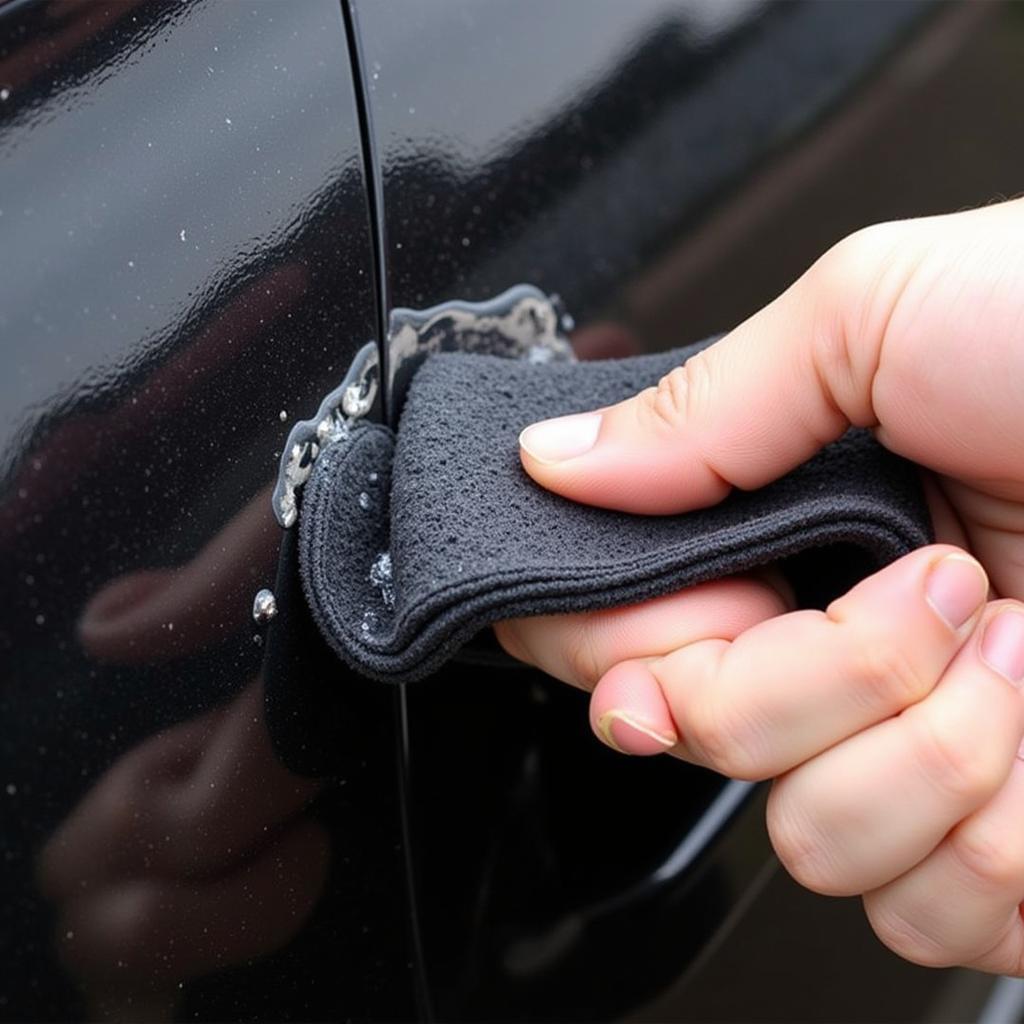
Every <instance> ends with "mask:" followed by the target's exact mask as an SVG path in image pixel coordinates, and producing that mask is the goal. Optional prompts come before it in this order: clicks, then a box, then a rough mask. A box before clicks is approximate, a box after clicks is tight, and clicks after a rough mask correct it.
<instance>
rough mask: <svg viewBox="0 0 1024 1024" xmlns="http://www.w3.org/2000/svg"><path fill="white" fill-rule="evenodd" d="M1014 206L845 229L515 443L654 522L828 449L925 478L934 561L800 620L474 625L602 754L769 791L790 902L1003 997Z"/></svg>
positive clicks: (724, 587) (1016, 536)
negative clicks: (866, 431) (850, 921)
mask: <svg viewBox="0 0 1024 1024" xmlns="http://www.w3.org/2000/svg"><path fill="white" fill-rule="evenodd" d="M1022 240H1024V203H1022V202H1021V201H1013V202H1007V203H1002V204H999V205H993V206H989V207H986V208H984V209H980V210H975V211H970V212H966V213H958V214H953V215H949V216H943V217H932V218H926V219H920V220H912V221H902V222H895V223H890V224H883V225H878V226H874V227H870V228H867V229H865V230H863V231H859V232H857V233H856V234H854V235H851V236H850V237H848V238H846V239H844V240H843V241H841V242H840V243H839V244H837V245H836V246H834V247H833V248H832V249H831V250H829V251H828V252H827V253H826V254H825V255H824V256H822V257H821V258H820V259H819V260H818V261H817V262H816V263H815V264H814V265H813V266H811V267H810V268H809V269H808V270H807V271H806V273H804V274H803V276H802V277H800V278H799V279H798V280H797V281H796V282H795V283H794V284H793V285H792V286H791V287H790V288H789V289H787V290H786V291H785V292H784V293H783V294H782V295H780V296H779V297H778V298H777V299H776V300H775V301H773V302H772V303H771V304H769V305H768V306H766V307H765V308H764V309H762V310H761V311H759V312H758V313H756V314H755V315H754V316H752V317H751V318H750V319H749V320H747V321H745V322H744V323H742V324H741V325H740V326H738V327H737V328H736V329H735V330H733V331H732V332H731V333H730V334H729V335H727V336H726V337H725V338H724V339H722V340H721V341H720V342H719V343H718V344H716V345H714V346H713V347H711V348H710V349H707V350H706V351H705V352H703V353H701V354H700V355H697V356H695V357H693V358H692V359H690V360H689V361H688V362H687V364H686V365H685V366H683V367H680V368H678V369H676V370H674V371H673V372H672V373H671V374H669V375H668V376H667V377H666V378H665V379H663V380H662V381H661V382H660V383H659V384H658V386H657V387H653V388H650V389H648V390H646V391H644V392H642V393H640V394H639V395H637V396H635V397H633V398H631V399H629V400H628V401H625V402H622V403H620V404H619V405H616V406H612V407H608V408H605V409H600V410H595V412H594V413H592V414H583V415H581V416H574V417H565V418H563V419H561V420H552V421H546V422H545V423H543V424H536V425H533V426H531V427H529V428H528V429H527V430H525V431H524V432H523V435H522V437H521V454H522V462H523V466H524V467H525V469H526V471H527V472H528V473H529V474H530V475H531V476H532V477H533V478H534V480H536V481H537V483H539V484H540V485H542V486H544V487H546V488H548V489H550V490H552V491H554V492H556V493H558V494H561V495H563V496H565V497H566V498H569V499H572V500H574V501H579V502H584V503H588V504H592V505H600V506H603V507H607V508H614V509H620V510H623V511H628V512H634V513H643V514H655V515H657V514H668V513H676V512H681V511H685V510H687V509H693V508H697V507H702V506H707V505H710V504H714V503H715V502H718V501H720V500H721V499H722V498H723V497H725V495H726V494H728V493H729V491H730V490H731V489H732V488H734V487H738V488H742V489H752V488H756V487H760V486H762V485H764V484H766V483H768V482H770V481H771V480H774V479H775V478H777V477H779V476H781V475H782V474H784V473H786V472H787V471H788V470H790V469H791V468H793V467H794V466H796V465H798V464H799V463H801V462H802V461H804V460H805V459H807V458H808V457H810V456H811V455H812V454H813V453H814V452H815V451H817V450H818V449H819V448H820V447H821V446H822V445H824V444H827V443H828V442H830V441H832V440H834V439H835V438H837V437H839V436H840V435H841V434H842V433H843V432H844V431H845V430H846V429H847V428H848V427H849V426H850V425H856V426H861V427H867V428H870V429H871V430H873V431H874V433H875V435H876V437H877V438H878V440H879V441H880V442H881V443H882V444H883V445H885V446H886V447H888V448H889V449H891V450H892V451H894V452H897V453H898V454H900V455H903V456H905V457H907V458H909V459H911V460H913V461H914V462H916V463H918V464H919V465H920V466H921V467H922V473H923V476H924V479H925V486H926V490H927V493H928V497H929V502H930V506H931V510H932V516H933V520H934V523H935V526H936V533H937V539H938V541H939V543H937V544H935V545H933V546H931V547H927V548H923V549H921V550H919V551H916V552H914V553H912V554H910V555H908V556H907V557H905V558H903V559H901V560H899V561H898V562H895V563H893V564H892V565H890V566H888V567H887V568H885V569H883V570H882V571H880V572H879V573H877V574H876V575H874V576H872V577H870V578H868V579H866V580H864V581H863V582H861V583H860V584H858V585H857V586H856V587H854V588H853V590H851V591H850V592H849V593H848V594H845V595H844V596H843V597H841V598H839V599H838V600H837V601H835V602H834V603H833V604H832V605H831V606H830V607H829V608H828V609H826V610H825V611H823V612H822V611H806V610H803V611H791V610H789V607H790V600H789V596H788V594H787V591H786V588H785V585H784V584H782V583H781V582H780V581H779V580H777V579H774V578H772V577H771V576H770V575H769V576H762V577H757V578H754V577H751V578H744V579H731V580H725V581H722V582H719V583H712V584H705V585H703V586H700V587H696V588H693V589H692V590H689V591H686V592H684V593H680V594H676V595H672V596H670V597H666V598H662V599H660V600H658V601H652V602H650V603H648V604H645V605H639V606H634V607H628V608H620V609H614V610H612V611H604V612H600V613H592V614H585V615H561V616H550V617H541V618H532V619H520V620H515V621H509V622H505V623H500V624H499V625H498V626H497V627H496V632H497V635H498V638H499V640H500V641H501V643H502V644H503V645H504V647H505V648H506V649H507V650H508V651H509V652H510V653H512V654H513V655H515V656H517V657H519V658H521V659H523V660H525V661H527V662H530V663H531V664H534V665H537V666H538V667H540V668H542V669H544V670H545V671H547V672H549V673H550V674H552V675H554V676H557V677H559V678H561V679H563V680H565V681H566V682H569V683H572V684H574V685H577V686H580V687H583V688H586V689H588V690H592V691H593V694H592V697H591V721H592V723H593V726H594V729H595V732H596V733H597V735H598V736H599V738H601V739H602V740H604V741H605V742H607V743H609V744H610V745H611V746H613V747H615V748H617V749H619V750H622V751H623V752H626V753H632V754H640V755H651V754H659V753H664V752H670V753H671V754H672V755H673V756H676V757H680V758H683V759H685V760H688V761H692V762H694V763H697V764H701V765H706V766H708V767H710V768H713V769H715V770H717V771H720V772H722V773H724V774H727V775H730V776H732V777H736V778H744V779H773V780H774V781H773V783H772V791H771V796H770V799H769V804H768V812H767V825H768V830H769V835H770V837H771V839H772V843H773V845H774V847H775V849H776V851H777V853H778V855H779V857H780V859H781V861H782V863H783V864H784V865H785V866H786V868H787V869H788V870H789V872H790V873H791V874H792V875H793V876H794V877H795V878H796V879H797V881H799V882H801V883H802V884H804V885H805V886H807V887H808V888H810V889H812V890H814V891H817V892H821V893H826V894H831V895H853V894H858V895H861V896H862V898H863V903H864V908H865V911H866V913H867V916H868V919H869V920H870V922H871V925H872V927H873V928H874V930H875V932H876V933H877V934H878V936H879V937H880V938H881V940H882V941H883V942H884V943H885V944H886V945H888V946H889V947H890V948H891V949H893V950H894V951H895V952H897V953H899V954H900V955H902V956H904V957H906V958H907V959H909V960H912V961H914V962H916V963H920V964H926V965H933V966H949V965H954V964H959V965H966V966H971V967H975V968H979V969H982V970H986V971H993V972H999V973H1004V974H1012V975H1018V976H1020V975H1024V923H1022V917H1021V903H1022V900H1024V814H1022V810H1024V760H1022V759H1021V756H1020V755H1019V754H1018V750H1019V748H1020V747H1021V742H1022V739H1024V697H1022V694H1021V681H1022V679H1024V604H1022V603H1021V602H1022V601H1024V402H1022V401H1021V394H1022V384H1024V241H1022Z"/></svg>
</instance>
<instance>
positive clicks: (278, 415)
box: [277, 409, 288, 423]
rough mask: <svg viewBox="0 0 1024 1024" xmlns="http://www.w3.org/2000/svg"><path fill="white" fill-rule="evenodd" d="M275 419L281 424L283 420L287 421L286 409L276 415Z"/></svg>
mask: <svg viewBox="0 0 1024 1024" xmlns="http://www.w3.org/2000/svg"><path fill="white" fill-rule="evenodd" d="M277 418H278V419H279V420H280V421H281V422H282V423H284V422H285V420H287V419H288V411H287V409H282V410H281V411H280V412H279V413H278V414H277Z"/></svg>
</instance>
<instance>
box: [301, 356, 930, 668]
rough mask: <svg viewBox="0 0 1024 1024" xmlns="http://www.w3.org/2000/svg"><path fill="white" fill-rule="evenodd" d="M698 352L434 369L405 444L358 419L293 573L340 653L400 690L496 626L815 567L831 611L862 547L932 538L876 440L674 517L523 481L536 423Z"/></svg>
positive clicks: (405, 429)
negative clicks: (764, 572) (791, 566)
mask: <svg viewBox="0 0 1024 1024" xmlns="http://www.w3.org/2000/svg"><path fill="white" fill-rule="evenodd" d="M700 347H702V345H695V346H690V347H688V348H684V349H678V350H675V351H671V352H664V353H659V354H656V355H647V356H638V357H634V358H629V359H621V360H608V361H603V362H591V363H557V364H536V363H530V362H519V361H513V360H508V359H500V358H497V357H493V356H484V355H467V354H462V353H446V354H438V355H433V356H431V357H429V358H428V359H427V360H426V361H425V362H424V364H423V366H422V367H421V368H420V369H419V371H418V372H417V374H416V377H415V378H414V380H413V382H412V384H411V387H410V389H409V392H408V395H407V399H406V404H405V408H404V409H403V411H402V416H401V419H400V422H399V428H398V431H397V434H396V433H394V432H392V431H391V430H390V429H388V428H387V427H384V426H381V425H379V424H373V423H368V422H358V423H357V424H355V425H353V426H352V427H351V429H350V430H349V432H348V434H347V436H344V437H342V438H340V439H338V440H336V441H333V442H332V443H330V444H329V445H328V446H327V447H325V448H324V450H323V451H322V452H321V454H320V456H319V458H318V459H317V461H316V462H315V464H314V468H313V472H312V474H311V476H310V477H309V479H308V480H307V482H306V485H305V492H304V494H303V497H302V507H301V512H300V516H299V561H300V570H301V575H302V582H303V588H304V590H305V594H306V599H307V601H308V603H309V606H310V610H311V612H312V614H313V617H314V619H315V620H316V622H317V624H318V625H319V627H320V630H321V631H322V633H323V635H324V636H325V638H326V639H327V641H328V643H329V644H330V645H331V647H333V649H334V650H335V651H336V653H337V654H338V655H340V656H341V657H342V658H343V659H344V660H345V661H346V662H348V664H349V665H351V666H352V667H353V668H354V669H356V670H357V671H358V672H360V673H362V674H363V675H366V676H369V677H371V678H374V679H379V680H383V681H388V682H396V683H401V682H409V681H412V680H415V679H419V678H421V677H423V676H426V675H428V674H430V673H431V672H433V671H434V670H436V669H437V668H438V667H439V666H440V665H442V664H443V663H444V662H445V661H446V660H447V659H448V658H450V657H451V656H452V655H453V654H454V653H455V652H456V651H458V649H459V648H460V647H461V646H462V645H464V644H465V643H466V642H467V641H468V640H469V639H470V638H471V637H472V636H473V635H474V634H475V633H477V632H478V631H479V630H481V629H482V628H483V627H485V626H487V625H489V624H491V623H493V622H496V621H498V620H500V619H504V618H510V617H516V616H521V615H537V614H546V613H554V612H569V611H586V610H591V609H597V608H606V607H610V606H613V605H622V604H629V603H632V602H636V601H641V600H644V599H648V598H653V597H656V596H659V595H662V594H666V593H669V592H671V591H675V590H679V589H681V588H683V587H686V586H689V585H692V584H694V583H698V582H701V581H705V580H709V579H716V578H720V577H723V576H728V575H732V574H735V573H739V572H743V571H746V570H750V569H754V568H756V567H760V566H764V565H767V564H769V563H774V562H777V561H779V560H781V559H785V558H787V557H790V556H794V555H798V554H799V553H801V552H808V551H817V552H819V553H820V557H818V556H815V558H814V561H813V563H812V564H813V572H814V574H815V576H816V577H817V578H818V580H819V581H824V583H825V589H826V591H827V590H828V585H829V582H830V581H831V582H832V583H833V584H834V592H832V593H829V594H827V595H826V596H827V597H832V596H838V594H839V593H840V592H841V591H842V589H843V588H844V587H845V586H847V585H849V583H850V580H849V578H847V577H848V567H849V562H850V551H851V549H852V550H855V552H856V557H855V558H854V575H855V577H862V576H866V575H868V574H870V573H871V572H873V571H875V570H876V569H878V568H880V567H881V566H883V565H885V564H886V563H888V562H890V561H892V560H893V559H895V558H897V557H899V556H900V555H903V554H905V553H907V552H908V551H910V550H912V549H914V548H915V547H919V546H921V545H922V544H926V543H928V542H929V540H930V524H929V518H928V513H927V510H926V507H925V504H924V500H923V497H922V494H921V489H920V483H919V479H918V475H917V470H916V468H915V467H914V466H913V465H911V464H910V463H908V462H906V461H904V460H902V459H900V458H898V457H896V456H894V455H892V454H891V453H889V452H887V451H886V450H885V449H883V448H882V447H881V446H880V445H879V444H878V443H877V442H876V441H875V440H874V439H873V438H872V437H871V435H870V434H869V433H867V432H866V431H860V430H851V431H849V432H848V433H847V434H846V435H845V436H844V437H842V438H841V439H840V440H839V441H837V442H835V443H834V444H831V445H829V446H828V447H826V448H825V449H824V450H823V451H821V452H820V453H819V454H818V455H816V456H815V457H814V458H812V459H811V460H810V461H808V462H807V463H805V464H804V465H802V466H800V467H799V468H798V469H796V470H794V471H793V472H791V473H789V474H788V475H787V476H785V477H783V478H782V479H780V480H778V481H776V482H774V483H772V484H770V485H768V486H767V487H764V488H762V489H760V490H758V491H753V492H734V493H733V494H732V495H730V496H729V497H728V498H727V499H726V500H725V501H723V502H722V503H721V504H719V505H716V506H714V507H712V508H708V509H702V510H698V511H693V512H687V513H685V514H682V515H675V516H638V515H630V514H625V513H619V512H613V511H608V510H605V509H597V508H591V507H588V506H584V505H579V504H576V503H573V502H570V501H568V500H566V499H564V498H562V497H559V496H558V495H555V494H552V493H550V492H548V491H545V490H544V489H542V488H541V487H539V486H538V485H537V484H535V483H534V482H533V481H532V480H531V479H530V478H529V477H528V476H527V475H526V473H525V472H524V471H523V469H522V467H521V466H520V463H519V450H518V444H517V438H518V435H519V433H520V431H521V430H522V429H523V428H524V427H525V426H527V425H528V424H530V423H533V422H535V421H536V420H540V419H544V418H547V417H550V416H558V415H563V414H567V413H575V412H584V411H588V410H592V409H595V408H598V407H600V406H604V405H608V404H611V403H614V402H617V401H620V400H621V399H624V398H626V397H628V396H630V395H632V394H635V393H636V392H637V391H640V390H641V389H643V388H645V387H648V386H650V385H651V384H654V383H656V382H657V381H658V380H659V378H660V377H661V376H662V375H664V374H665V373H667V372H668V371H669V370H671V369H672V368H673V367H674V366H678V365H679V364H681V363H682V362H683V361H685V359H686V358H687V357H688V356H689V355H691V354H692V353H693V352H695V351H697V350H698V349H699V348H700ZM840 553H842V555H841V554H840ZM840 564H843V565H845V566H846V567H847V572H846V575H844V573H843V572H841V571H840V570H839V566H840Z"/></svg>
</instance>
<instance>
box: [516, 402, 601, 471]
mask: <svg viewBox="0 0 1024 1024" xmlns="http://www.w3.org/2000/svg"><path fill="white" fill-rule="evenodd" d="M600 429H601V414H600V413H597V412H587V413H581V414H579V415H576V416H559V417H558V418H557V419H554V420H541V422H540V423H534V424H533V425H532V426H529V427H527V428H526V429H525V430H524V431H523V432H522V433H521V434H520V435H519V444H520V445H521V446H522V447H523V448H524V449H525V450H526V451H527V452H529V454H530V455H532V456H533V457H534V458H535V459H536V460H537V461H538V462H563V461H564V460H565V459H574V458H576V456H577V455H582V454H583V453H584V452H589V451H590V449H591V448H593V447H594V443H595V442H596V441H597V432H598V431H599V430H600Z"/></svg>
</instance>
